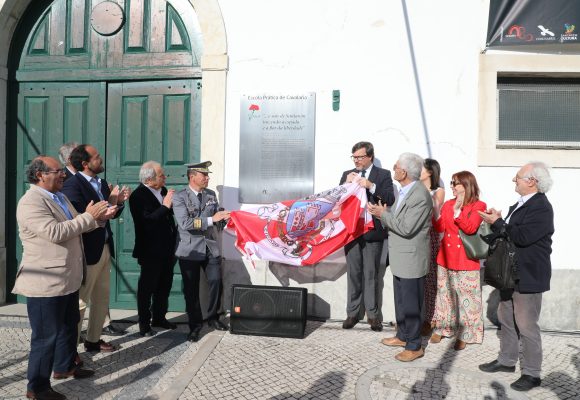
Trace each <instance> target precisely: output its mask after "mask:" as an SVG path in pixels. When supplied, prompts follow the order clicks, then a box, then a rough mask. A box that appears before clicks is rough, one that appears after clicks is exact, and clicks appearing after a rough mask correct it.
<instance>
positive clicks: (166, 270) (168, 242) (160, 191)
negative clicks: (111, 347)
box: [129, 161, 177, 336]
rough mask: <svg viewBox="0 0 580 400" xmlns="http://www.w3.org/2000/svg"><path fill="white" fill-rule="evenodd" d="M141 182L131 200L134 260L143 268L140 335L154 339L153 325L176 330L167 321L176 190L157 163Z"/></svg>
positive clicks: (147, 167)
mask: <svg viewBox="0 0 580 400" xmlns="http://www.w3.org/2000/svg"><path fill="white" fill-rule="evenodd" d="M139 180H140V181H141V184H140V185H139V187H137V189H135V191H134V192H133V193H132V194H131V197H130V198H129V208H130V210H131V215H132V216H133V223H134V224H135V247H134V248H133V257H134V258H136V259H137V262H138V263H139V266H140V267H141V275H140V276H139V284H138V287H137V310H138V313H139V333H140V334H141V336H153V335H155V333H156V332H155V331H154V330H152V329H151V325H153V326H155V327H160V328H164V329H175V328H177V326H176V325H175V324H173V323H171V322H169V321H168V320H167V319H166V318H165V314H166V313H167V308H168V302H169V292H171V284H172V283H173V266H174V265H175V255H174V253H175V237H176V233H177V230H176V228H175V222H174V221H173V210H172V208H171V207H172V200H173V193H174V192H175V190H173V189H170V190H167V188H166V187H165V173H164V171H163V168H162V167H161V165H160V164H159V163H158V162H155V161H148V162H146V163H145V164H143V166H142V167H141V170H140V171H139ZM151 297H153V307H152V310H153V321H151Z"/></svg>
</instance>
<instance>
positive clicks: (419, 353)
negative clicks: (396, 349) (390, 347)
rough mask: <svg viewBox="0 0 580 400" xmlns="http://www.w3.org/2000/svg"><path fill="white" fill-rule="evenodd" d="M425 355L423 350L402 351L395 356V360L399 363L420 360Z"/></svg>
mask: <svg viewBox="0 0 580 400" xmlns="http://www.w3.org/2000/svg"><path fill="white" fill-rule="evenodd" d="M424 355H425V352H424V351H423V349H419V350H403V351H402V352H400V353H399V354H397V355H396V356H395V358H396V359H397V360H399V361H403V362H409V361H413V360H416V359H417V358H421V357H423V356H424Z"/></svg>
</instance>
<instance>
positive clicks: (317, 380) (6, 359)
mask: <svg viewBox="0 0 580 400" xmlns="http://www.w3.org/2000/svg"><path fill="white" fill-rule="evenodd" d="M15 310H16V311H15ZM23 312H24V313H25V308H24V307H23V306H22V305H13V306H4V307H0V398H1V399H17V398H18V399H19V398H24V393H25V392H26V365H27V355H28V350H29V338H30V328H29V325H28V319H27V318H26V316H25V315H23ZM134 314H135V313H134V312H121V311H117V310H113V318H114V319H119V318H128V319H131V320H135V315H134ZM173 317H174V318H173V319H172V320H174V321H177V322H182V321H185V319H184V317H183V316H182V315H179V314H173ZM118 324H119V325H121V326H123V327H124V328H126V329H128V333H127V334H126V335H125V336H122V337H115V338H113V337H109V338H106V339H110V340H112V342H113V343H115V344H117V345H120V346H121V349H120V350H119V351H117V352H114V353H109V354H96V355H91V354H89V353H86V352H84V350H83V349H82V347H79V351H81V357H82V358H83V360H84V361H85V364H86V366H87V367H88V368H92V369H95V371H96V375H95V376H94V377H93V378H90V379H86V380H74V379H68V380H65V381H53V387H54V388H55V389H56V390H58V391H60V392H62V393H64V394H66V395H67V397H68V398H69V399H82V400H85V399H151V400H152V399H163V400H165V399H166V400H173V399H486V400H487V399H490V400H491V399H508V398H509V399H580V335H578V334H575V335H566V334H547V333H546V334H543V342H544V370H543V376H542V379H543V382H542V386H541V387H540V388H536V389H533V390H532V391H530V392H527V393H519V392H515V391H513V390H511V389H510V387H509V384H510V383H511V382H513V381H514V380H516V379H517V378H518V377H519V370H517V371H516V373H497V374H484V373H481V372H480V371H479V370H478V368H477V365H478V364H480V363H482V362H487V361H491V360H493V359H495V357H496V355H497V349H498V346H499V341H498V338H497V331H496V330H495V329H492V328H490V329H487V330H486V334H485V340H484V343H483V344H482V345H474V346H468V347H467V348H466V349H465V350H463V351H460V352H456V351H454V350H453V347H452V346H453V343H452V341H450V340H443V341H442V342H441V343H440V344H437V345H430V344H428V343H425V344H426V345H427V348H426V350H425V357H423V358H422V359H419V360H417V361H415V362H412V363H401V362H398V361H396V360H395V359H394V355H395V354H396V353H397V352H398V351H399V349H396V348H389V347H386V346H383V345H381V344H380V339H381V338H383V337H386V336H391V335H393V333H394V332H393V330H392V329H389V328H385V330H384V331H383V332H382V333H376V332H373V331H371V330H370V329H369V327H368V325H367V324H364V323H360V324H358V325H357V326H356V327H355V328H354V329H352V330H349V331H345V330H343V329H342V328H341V323H340V322H315V321H309V322H308V325H307V333H306V337H305V338H304V339H285V338H272V337H261V336H243V335H232V334H230V333H224V332H215V331H211V330H209V329H208V328H204V330H203V331H202V332H203V338H202V340H201V341H200V342H198V343H189V342H186V341H185V336H186V333H187V325H185V324H183V323H182V324H179V328H178V329H177V330H175V331H163V332H162V333H160V334H158V335H157V336H154V337H152V338H142V337H141V336H139V334H138V327H137V325H136V324H135V323H134V322H129V320H121V322H118Z"/></svg>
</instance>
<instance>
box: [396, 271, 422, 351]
mask: <svg viewBox="0 0 580 400" xmlns="http://www.w3.org/2000/svg"><path fill="white" fill-rule="evenodd" d="M424 286H425V277H424V276H422V277H421V278H410V279H406V278H399V277H396V276H393V291H394V295H395V318H396V320H397V337H398V338H399V339H400V340H402V341H403V342H407V345H406V346H405V349H407V350H419V349H420V348H421V324H422V323H423V321H422V315H423V314H422V308H423V288H424Z"/></svg>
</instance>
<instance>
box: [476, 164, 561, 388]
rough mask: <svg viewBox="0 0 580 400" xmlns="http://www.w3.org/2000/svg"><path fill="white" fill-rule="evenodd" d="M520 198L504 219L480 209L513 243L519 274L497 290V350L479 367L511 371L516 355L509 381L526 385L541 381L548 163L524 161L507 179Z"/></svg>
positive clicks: (550, 220)
mask: <svg viewBox="0 0 580 400" xmlns="http://www.w3.org/2000/svg"><path fill="white" fill-rule="evenodd" d="M512 180H513V182H514V183H515V184H516V188H515V190H516V192H517V193H518V194H520V196H521V197H520V199H519V201H518V202H517V203H516V204H514V205H513V206H511V207H510V209H509V212H508V215H507V217H506V219H505V220H504V219H503V218H502V217H501V211H497V210H495V209H493V208H492V209H490V210H487V211H486V212H485V213H483V212H480V213H479V214H480V215H481V216H482V218H483V220H484V221H485V222H487V223H489V224H491V229H492V231H493V232H497V233H500V234H506V235H507V236H508V237H509V238H510V239H511V240H512V242H513V243H514V245H515V249H516V260H517V266H518V279H517V280H516V287H515V290H514V289H508V290H502V291H500V296H501V301H500V303H499V306H498V310H497V316H498V319H499V322H500V323H501V331H500V342H499V343H500V351H499V356H498V358H497V359H496V360H494V361H492V362H489V363H486V364H481V365H480V366H479V369H480V370H482V371H484V372H497V371H502V372H514V371H515V365H516V364H517V362H518V358H519V349H520V343H521V349H522V354H521V358H520V370H521V371H522V375H521V377H520V378H519V379H518V380H516V381H515V382H513V383H512V384H511V385H510V386H511V387H512V389H515V390H519V391H528V390H530V389H532V388H534V387H536V386H540V384H541V383H542V381H541V379H540V373H541V370H542V337H541V335H540V326H539V325H538V320H539V319H540V311H541V309H542V293H543V292H547V291H548V290H550V278H551V277H552V264H551V261H550V254H551V253H552V234H553V233H554V211H553V210H552V205H551V204H550V202H549V201H548V198H547V197H546V195H545V193H546V192H548V191H549V190H550V188H551V187H552V178H551V177H550V173H549V170H548V167H547V166H546V165H545V164H544V163H541V162H532V163H529V164H526V165H524V166H523V167H522V168H521V169H520V170H519V171H518V172H517V174H516V176H515V177H514V178H513V179H512Z"/></svg>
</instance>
